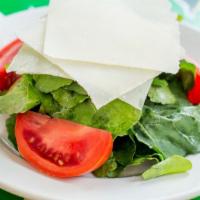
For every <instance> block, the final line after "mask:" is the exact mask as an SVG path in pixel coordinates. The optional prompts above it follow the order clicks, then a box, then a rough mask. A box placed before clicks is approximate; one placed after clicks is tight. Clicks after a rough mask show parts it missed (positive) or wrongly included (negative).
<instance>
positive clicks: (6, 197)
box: [0, 189, 23, 200]
mask: <svg viewBox="0 0 200 200" xmlns="http://www.w3.org/2000/svg"><path fill="white" fill-rule="evenodd" d="M0 200H23V198H21V197H17V196H15V195H13V194H10V193H8V192H5V191H3V190H1V189H0Z"/></svg>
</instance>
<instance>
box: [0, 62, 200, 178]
mask: <svg viewBox="0 0 200 200" xmlns="http://www.w3.org/2000/svg"><path fill="white" fill-rule="evenodd" d="M194 73H195V70H194V66H193V65H192V64H190V63H188V62H187V61H184V60H183V61H181V63H180V71H179V73H178V74H177V75H171V74H161V75H160V76H159V77H157V78H156V79H155V80H154V81H153V84H152V86H151V89H150V91H149V94H148V98H147V99H146V102H145V106H144V108H143V111H142V112H141V111H140V110H138V109H136V108H134V107H133V106H131V105H129V104H128V103H126V102H124V101H122V100H120V99H115V100H113V101H112V102H110V103H108V104H107V105H105V106H103V107H101V108H100V109H98V110H97V109H96V107H95V106H94V104H93V103H92V101H91V99H90V97H89V96H88V94H87V92H86V91H85V90H84V89H83V88H82V87H81V86H80V85H79V84H78V83H77V82H74V81H73V80H69V79H64V78H60V77H54V76H49V75H22V76H21V78H20V79H19V80H18V81H17V82H16V83H15V84H14V85H13V86H12V88H11V89H10V90H9V91H8V92H6V93H5V94H1V96H0V113H6V114H10V115H12V114H17V113H21V112H26V111H28V110H34V111H36V112H40V113H44V114H48V115H50V116H52V117H56V118H63V119H68V120H72V121H74V122H77V123H80V124H85V125H88V126H91V127H96V128H100V129H105V130H108V131H110V132H111V133H112V135H113V142H114V144H113V152H112V155H111V156H110V158H109V159H108V160H107V162H106V163H105V164H104V165H103V166H101V167H100V168H99V169H97V170H95V171H94V172H93V173H94V175H95V176H98V177H121V176H130V175H138V174H142V173H143V172H144V171H145V170H148V171H147V172H145V173H144V174H143V177H144V178H145V179H148V178H151V177H157V176H160V175H163V174H166V173H175V172H183V171H186V170H188V169H190V165H189V164H188V161H185V160H183V158H182V157H180V156H185V155H188V154H193V153H198V152H200V106H193V105H191V104H190V103H189V102H188V100H187V98H186V95H185V90H188V88H191V87H192V84H193V81H194ZM14 126H15V115H12V116H11V117H10V118H9V119H8V120H7V129H8V133H9V139H10V140H11V142H12V143H13V144H14V145H15V146H16V140H15V135H14ZM174 155H177V156H174ZM161 161H162V162H161ZM159 162H161V163H160V164H157V163H159ZM173 163H182V168H181V165H179V164H177V168H176V169H175V168H174V164H173ZM154 164H156V165H154ZM152 165H154V166H153V167H152V168H150V167H151V166H152ZM149 168H150V169H149Z"/></svg>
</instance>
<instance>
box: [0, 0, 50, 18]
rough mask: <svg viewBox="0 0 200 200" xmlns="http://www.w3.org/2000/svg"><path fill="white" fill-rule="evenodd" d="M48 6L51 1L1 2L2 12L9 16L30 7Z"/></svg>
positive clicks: (0, 8) (18, 0)
mask: <svg viewBox="0 0 200 200" xmlns="http://www.w3.org/2000/svg"><path fill="white" fill-rule="evenodd" d="M48 4H49V0H0V12H2V13H3V14H4V15H9V14H12V13H15V12H19V11H22V10H26V9H28V8H30V7H40V6H46V5H48Z"/></svg>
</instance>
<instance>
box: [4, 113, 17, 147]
mask: <svg viewBox="0 0 200 200" xmlns="http://www.w3.org/2000/svg"><path fill="white" fill-rule="evenodd" d="M15 123H16V115H15V114H14V115H11V116H10V117H9V118H8V119H7V120H6V128H7V131H8V139H9V140H10V141H11V143H12V144H13V146H14V147H15V149H17V142H16V137H15Z"/></svg>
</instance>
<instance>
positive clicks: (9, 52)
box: [0, 39, 22, 91]
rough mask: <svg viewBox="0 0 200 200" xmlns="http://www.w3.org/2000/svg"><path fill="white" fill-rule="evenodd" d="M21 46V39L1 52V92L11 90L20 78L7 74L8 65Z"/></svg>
mask: <svg viewBox="0 0 200 200" xmlns="http://www.w3.org/2000/svg"><path fill="white" fill-rule="evenodd" d="M21 46H22V42H21V41H20V40H19V39H16V40H15V41H13V42H11V43H10V44H8V45H7V46H5V47H4V48H3V49H2V50H0V91H4V90H7V89H9V88H10V86H11V85H12V84H13V83H14V82H15V81H16V79H17V78H18V76H17V75H16V73H14V72H10V73H7V72H6V65H8V64H10V62H11V61H12V59H13V58H14V56H15V55H16V54H17V52H18V51H19V49H20V48H21Z"/></svg>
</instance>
